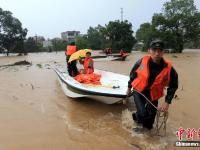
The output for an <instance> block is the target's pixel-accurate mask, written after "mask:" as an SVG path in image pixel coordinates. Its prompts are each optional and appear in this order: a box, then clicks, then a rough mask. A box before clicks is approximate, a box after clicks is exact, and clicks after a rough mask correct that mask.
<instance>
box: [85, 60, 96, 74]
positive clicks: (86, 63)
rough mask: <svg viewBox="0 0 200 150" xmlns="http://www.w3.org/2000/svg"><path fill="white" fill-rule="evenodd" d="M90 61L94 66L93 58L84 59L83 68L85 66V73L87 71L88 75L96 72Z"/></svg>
mask: <svg viewBox="0 0 200 150" xmlns="http://www.w3.org/2000/svg"><path fill="white" fill-rule="evenodd" d="M90 61H92V64H93V59H92V58H90V57H89V58H85V59H84V64H83V66H84V69H85V71H86V73H87V74H89V73H93V72H94V67H93V65H92V66H90V67H89V64H90Z"/></svg>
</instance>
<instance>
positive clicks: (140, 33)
mask: <svg viewBox="0 0 200 150" xmlns="http://www.w3.org/2000/svg"><path fill="white" fill-rule="evenodd" d="M152 36H153V27H152V25H151V24H150V23H144V24H141V25H140V28H139V29H138V30H137V32H136V39H137V41H138V42H142V43H143V44H144V45H143V47H142V51H146V50H147V49H148V45H149V43H150V41H151V39H152Z"/></svg>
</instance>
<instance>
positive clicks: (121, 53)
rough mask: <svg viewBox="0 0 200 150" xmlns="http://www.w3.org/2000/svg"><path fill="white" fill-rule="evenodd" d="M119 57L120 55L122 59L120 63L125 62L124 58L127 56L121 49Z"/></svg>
mask: <svg viewBox="0 0 200 150" xmlns="http://www.w3.org/2000/svg"><path fill="white" fill-rule="evenodd" d="M120 55H121V57H122V61H125V59H126V56H127V53H126V52H125V51H124V50H123V49H121V51H120Z"/></svg>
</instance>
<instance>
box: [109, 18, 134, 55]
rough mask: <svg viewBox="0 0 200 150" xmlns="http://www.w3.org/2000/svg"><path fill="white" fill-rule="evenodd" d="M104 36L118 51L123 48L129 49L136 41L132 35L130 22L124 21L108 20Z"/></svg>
mask: <svg viewBox="0 0 200 150" xmlns="http://www.w3.org/2000/svg"><path fill="white" fill-rule="evenodd" d="M105 34H106V35H105V37H107V39H108V43H109V44H110V47H111V48H112V49H113V50H117V51H119V50H120V49H124V50H127V51H131V49H132V47H133V45H134V44H135V43H136V40H135V38H134V37H133V30H132V24H131V23H129V22H128V21H127V20H125V21H119V20H117V21H110V22H109V23H108V25H106V31H105Z"/></svg>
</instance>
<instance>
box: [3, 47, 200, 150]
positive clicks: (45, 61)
mask: <svg viewBox="0 0 200 150" xmlns="http://www.w3.org/2000/svg"><path fill="white" fill-rule="evenodd" d="M144 54H145V53H140V52H134V53H132V54H131V55H130V56H129V57H128V60H127V61H124V62H122V61H105V62H95V67H96V68H98V69H104V70H109V71H113V72H117V73H121V74H125V75H128V74H129V71H130V70H131V68H132V66H133V64H134V63H135V61H136V60H137V59H139V58H140V57H141V56H143V55H144ZM166 58H167V59H169V60H171V61H172V62H173V65H174V67H175V68H176V70H177V72H178V74H179V89H178V91H177V98H176V99H174V100H173V103H172V104H171V105H170V110H169V119H168V122H167V136H166V137H158V136H148V135H134V134H133V133H132V132H131V128H132V125H133V124H132V123H133V122H132V119H131V116H130V112H129V111H127V110H126V109H127V107H126V106H125V105H123V104H114V105H106V104H103V103H100V102H96V101H94V100H91V99H87V98H79V99H76V100H74V99H71V98H68V97H67V96H66V95H64V92H63V91H62V89H61V87H60V85H59V83H58V80H57V76H56V74H55V72H54V71H53V68H54V67H61V66H62V67H63V66H65V65H66V64H65V55H64V53H61V52H60V53H37V54H29V55H28V56H10V57H4V56H2V57H0V65H5V64H12V63H15V62H17V61H23V60H27V61H29V62H32V65H31V66H11V67H6V68H5V67H1V68H0V83H1V84H0V85H1V86H0V121H1V123H0V133H1V134H0V150H22V149H28V150H133V149H136V150H138V149H139V150H140V149H152V150H154V149H157V150H160V149H178V148H176V147H174V142H175V141H177V137H176V134H175V133H176V131H178V130H179V128H180V127H183V128H185V129H186V128H195V129H198V128H199V125H200V117H199V115H198V114H199V106H200V100H199V97H200V92H199V90H200V84H199V83H200V70H199V67H198V66H200V53H199V52H196V51H194V52H191V51H186V52H184V53H182V54H166ZM181 149H182V148H181Z"/></svg>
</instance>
